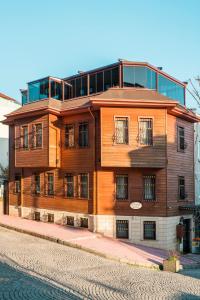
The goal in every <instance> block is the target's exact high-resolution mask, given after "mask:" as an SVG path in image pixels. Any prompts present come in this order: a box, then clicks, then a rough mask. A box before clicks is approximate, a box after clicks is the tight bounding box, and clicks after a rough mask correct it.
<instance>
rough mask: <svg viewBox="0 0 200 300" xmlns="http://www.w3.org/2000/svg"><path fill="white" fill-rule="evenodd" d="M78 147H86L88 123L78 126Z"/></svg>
mask: <svg viewBox="0 0 200 300" xmlns="http://www.w3.org/2000/svg"><path fill="white" fill-rule="evenodd" d="M79 146H80V147H87V146H88V123H82V124H80V125H79Z"/></svg>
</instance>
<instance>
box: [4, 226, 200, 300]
mask: <svg viewBox="0 0 200 300" xmlns="http://www.w3.org/2000/svg"><path fill="white" fill-rule="evenodd" d="M0 299H2V300H11V299H12V300H18V299H20V300H21V299H22V300H23V299H27V300H32V299H34V300H47V299H56V300H64V299H109V300H110V299H137V300H138V299H200V270H184V271H182V274H170V273H164V272H160V271H155V270H150V269H142V268H134V267H131V266H130V267H129V266H127V265H123V264H119V263H116V262H113V261H109V260H106V259H103V258H100V257H97V256H95V255H93V254H89V253H86V252H83V251H81V250H77V249H73V248H69V247H66V246H62V245H58V244H56V243H53V242H49V241H46V240H42V239H39V238H36V237H32V236H28V235H25V234H21V233H17V232H14V231H10V230H7V229H4V228H0Z"/></svg>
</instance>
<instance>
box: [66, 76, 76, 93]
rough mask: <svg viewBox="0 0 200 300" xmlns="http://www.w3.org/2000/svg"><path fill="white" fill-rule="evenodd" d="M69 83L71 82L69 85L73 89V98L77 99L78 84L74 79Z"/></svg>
mask: <svg viewBox="0 0 200 300" xmlns="http://www.w3.org/2000/svg"><path fill="white" fill-rule="evenodd" d="M68 82H69V84H71V85H72V88H71V94H72V98H75V97H76V83H75V80H74V79H72V80H69V81H68Z"/></svg>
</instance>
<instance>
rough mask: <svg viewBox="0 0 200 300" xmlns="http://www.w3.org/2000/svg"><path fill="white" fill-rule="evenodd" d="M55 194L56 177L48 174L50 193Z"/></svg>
mask: <svg viewBox="0 0 200 300" xmlns="http://www.w3.org/2000/svg"><path fill="white" fill-rule="evenodd" d="M53 194H54V178H53V174H48V195H53Z"/></svg>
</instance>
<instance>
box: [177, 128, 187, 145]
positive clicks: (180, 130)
mask: <svg viewBox="0 0 200 300" xmlns="http://www.w3.org/2000/svg"><path fill="white" fill-rule="evenodd" d="M184 150H185V129H184V127H180V126H178V151H184Z"/></svg>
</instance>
